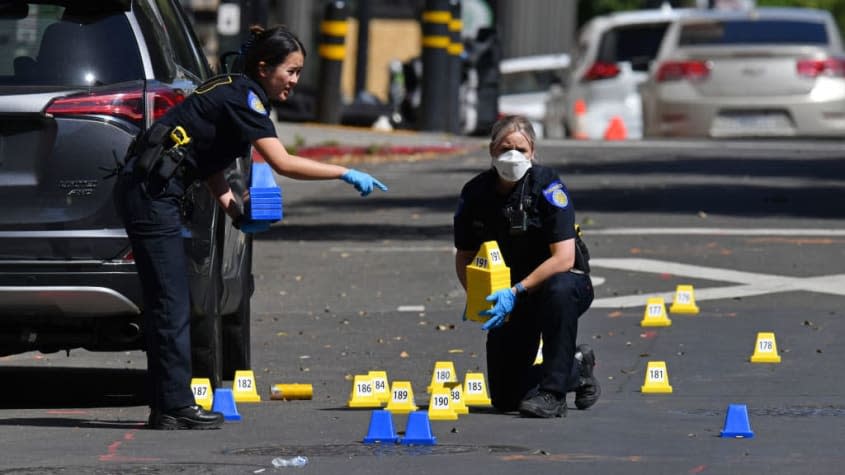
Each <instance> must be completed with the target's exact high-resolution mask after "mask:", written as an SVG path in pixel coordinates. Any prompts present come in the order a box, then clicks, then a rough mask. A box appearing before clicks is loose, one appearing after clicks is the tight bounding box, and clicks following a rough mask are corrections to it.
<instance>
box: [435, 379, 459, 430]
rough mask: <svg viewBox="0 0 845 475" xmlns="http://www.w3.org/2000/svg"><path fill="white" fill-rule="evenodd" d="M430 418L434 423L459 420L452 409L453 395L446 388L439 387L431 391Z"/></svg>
mask: <svg viewBox="0 0 845 475" xmlns="http://www.w3.org/2000/svg"><path fill="white" fill-rule="evenodd" d="M428 418H429V419H430V420H432V421H454V420H455V419H457V418H458V414H457V413H456V412H455V409H454V408H453V407H452V393H451V391H449V388H447V387H446V386H438V387H436V388H434V390H432V391H431V399H429V402H428Z"/></svg>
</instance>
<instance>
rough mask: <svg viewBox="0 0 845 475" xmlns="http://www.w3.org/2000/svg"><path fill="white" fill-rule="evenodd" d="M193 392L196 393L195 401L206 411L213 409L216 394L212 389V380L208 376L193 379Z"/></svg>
mask: <svg viewBox="0 0 845 475" xmlns="http://www.w3.org/2000/svg"><path fill="white" fill-rule="evenodd" d="M191 392H192V393H194V401H195V402H196V403H197V405H198V406H202V408H203V409H205V410H206V411H210V410H211V405H212V403H213V402H214V395H213V392H212V391H211V380H210V379H208V378H193V379H191Z"/></svg>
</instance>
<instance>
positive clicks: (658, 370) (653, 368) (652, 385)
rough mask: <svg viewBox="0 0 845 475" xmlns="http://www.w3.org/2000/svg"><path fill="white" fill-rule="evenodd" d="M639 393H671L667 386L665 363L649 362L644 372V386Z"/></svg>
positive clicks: (667, 375) (670, 388)
mask: <svg viewBox="0 0 845 475" xmlns="http://www.w3.org/2000/svg"><path fill="white" fill-rule="evenodd" d="M640 391H641V392H643V393H658V394H661V393H662V394H668V393H671V392H672V386H670V385H669V372H668V371H667V370H666V362H665V361H649V362H648V366H647V367H646V370H645V384H643V385H642V387H641V388H640Z"/></svg>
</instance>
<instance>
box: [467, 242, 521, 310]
mask: <svg viewBox="0 0 845 475" xmlns="http://www.w3.org/2000/svg"><path fill="white" fill-rule="evenodd" d="M466 270H467V277H466V278H467V307H466V314H465V316H466V319H467V320H472V321H475V322H486V321H487V320H488V319H489V318H490V317H484V316H480V315H478V313H479V312H481V311H483V310H489V309H491V308H493V304H491V303H490V302H488V301H487V300H486V299H487V296H488V295H490V294H492V293H493V292H495V291H497V290H500V289H507V288H510V286H511V270H510V268H509V267H508V266H507V265H505V258H504V257H502V252H501V251H500V250H499V245H498V244H496V241H487V242H485V243H484V244H482V245H481V248H480V249H479V250H478V254H476V255H475V258H473V260H472V262H470V263H469V265H467V267H466Z"/></svg>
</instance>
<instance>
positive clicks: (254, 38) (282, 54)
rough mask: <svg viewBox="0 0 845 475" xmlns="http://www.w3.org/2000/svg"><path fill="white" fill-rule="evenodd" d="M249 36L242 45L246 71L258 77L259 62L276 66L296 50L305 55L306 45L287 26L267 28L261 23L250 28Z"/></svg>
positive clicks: (271, 66)
mask: <svg viewBox="0 0 845 475" xmlns="http://www.w3.org/2000/svg"><path fill="white" fill-rule="evenodd" d="M249 32H250V33H249V38H248V39H247V41H246V43H244V44H243V45H242V46H241V54H242V55H243V57H244V73H245V74H246V75H247V76H249V77H251V78H253V79H256V78H258V63H260V62H262V61H263V62H264V64H266V65H267V67H268V68H271V69H272V68H275V67H276V66H278V65H279V64H281V63H283V62H284V61H285V59H287V57H288V55H290V54H291V53H295V52H297V51H298V52H300V53H302V56H303V57H304V56H305V46H303V45H302V42H301V41H299V38H297V37H296V35H294V34H293V33H292V32H291V31H290V30H288V29H287V27H285V26H282V25H279V26H276V27H273V28H270V29H269V30H265V29H264V28H262V27H261V26H259V25H253V26H251V27H250V29H249Z"/></svg>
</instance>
